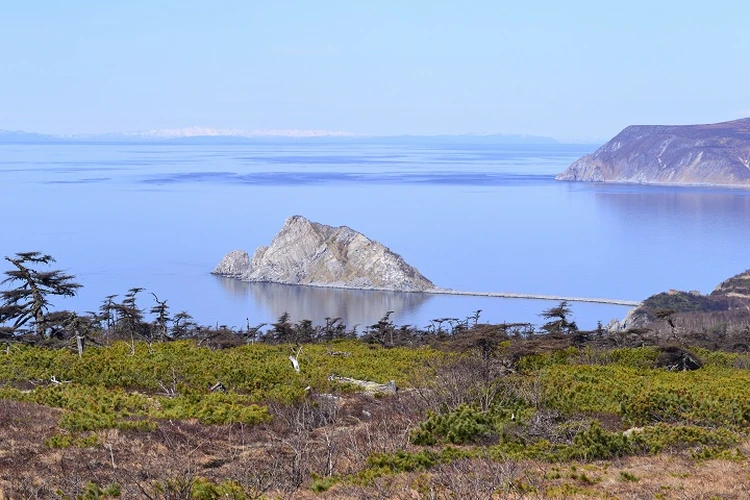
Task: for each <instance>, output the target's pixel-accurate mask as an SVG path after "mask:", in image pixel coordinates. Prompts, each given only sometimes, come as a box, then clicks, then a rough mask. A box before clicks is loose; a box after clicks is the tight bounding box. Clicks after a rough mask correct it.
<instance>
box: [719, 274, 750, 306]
mask: <svg viewBox="0 0 750 500" xmlns="http://www.w3.org/2000/svg"><path fill="white" fill-rule="evenodd" d="M711 296H713V297H717V296H718V297H721V296H724V297H734V298H738V299H742V300H747V301H750V269H748V270H747V271H745V272H742V273H740V274H737V275H736V276H732V277H731V278H729V279H728V280H725V281H722V282H721V283H720V284H719V286H717V287H716V289H715V290H714V291H713V292H711Z"/></svg>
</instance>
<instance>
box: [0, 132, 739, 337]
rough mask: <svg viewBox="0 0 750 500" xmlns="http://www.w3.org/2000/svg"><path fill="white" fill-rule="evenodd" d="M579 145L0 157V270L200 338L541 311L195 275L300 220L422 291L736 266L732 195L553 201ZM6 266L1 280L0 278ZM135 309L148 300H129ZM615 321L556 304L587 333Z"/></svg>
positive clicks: (712, 279) (638, 287) (575, 194)
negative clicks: (180, 320) (19, 263)
mask: <svg viewBox="0 0 750 500" xmlns="http://www.w3.org/2000/svg"><path fill="white" fill-rule="evenodd" d="M592 149H594V147H592V146H581V145H552V146H548V145H543V146H542V145H532V146H506V145H474V146H472V145H466V144H462V145H448V144H444V145H434V144H433V145H420V144H410V145H409V144H406V145H405V144H399V145H390V146H389V145H374V144H346V145H330V144H328V145H326V144H312V143H295V144H292V143H287V144H249V145H231V146H211V145H178V144H170V145H136V144H106V145H103V144H97V145H82V144H75V145H71V144H68V145H0V204H1V206H2V209H3V210H2V213H3V214H4V219H3V236H2V238H0V254H1V255H11V254H12V253H14V252H18V251H27V250H40V251H44V252H46V253H50V254H52V255H53V256H55V257H56V258H57V260H58V267H60V268H64V269H66V270H68V271H69V272H71V273H73V274H75V275H76V276H77V278H78V280H79V281H80V282H81V283H82V284H83V285H84V288H83V289H82V290H81V292H80V294H79V295H78V297H76V298H73V299H65V300H60V301H59V302H58V304H57V305H59V306H60V307H65V308H71V309H77V310H79V311H87V310H94V309H96V308H97V307H98V305H99V303H100V302H101V300H102V299H103V298H104V297H105V296H106V295H110V294H119V295H120V296H122V295H123V294H124V293H125V292H126V291H127V289H128V288H130V287H136V286H139V287H145V288H146V289H147V291H148V292H153V293H155V294H156V295H157V296H158V297H159V298H160V299H164V298H166V299H168V300H169V304H170V305H171V307H172V309H173V311H180V310H186V311H188V312H190V313H191V314H192V315H193V316H194V317H195V319H196V320H197V321H198V322H200V323H202V324H226V325H232V326H238V327H239V326H244V325H245V324H247V322H249V323H251V324H253V325H255V324H258V323H264V322H265V323H267V322H270V321H273V320H274V319H275V318H277V317H278V316H279V315H280V314H281V313H283V312H284V311H288V312H289V313H291V315H292V317H293V318H294V319H302V318H308V319H311V320H314V321H316V322H321V321H323V318H326V317H343V318H344V320H345V321H346V322H347V323H348V324H350V325H353V324H360V325H369V324H372V323H374V322H376V321H377V320H378V318H380V317H381V316H382V315H383V314H384V313H385V312H386V311H389V310H393V311H395V314H394V319H395V321H396V322H397V323H398V324H416V325H419V326H425V325H427V324H428V323H429V322H430V320H432V319H435V318H444V317H457V318H464V317H466V316H469V315H470V314H471V313H472V312H473V311H474V310H476V309H482V311H483V312H482V318H483V319H484V320H487V321H493V322H500V321H509V322H514V321H529V322H532V323H536V324H538V323H540V322H541V320H540V318H539V316H538V314H539V312H540V311H542V310H543V309H546V308H548V307H551V306H552V305H554V304H553V303H549V302H545V301H536V300H518V299H497V298H478V297H449V296H424V295H418V294H397V293H383V292H362V291H343V290H322V289H313V288H304V287H289V286H283V285H272V284H247V283H241V282H239V281H236V280H229V279H224V278H218V277H215V276H212V275H210V274H209V272H210V271H211V269H212V268H213V267H214V266H215V265H216V263H217V262H218V261H219V260H220V259H221V257H222V256H223V255H224V254H225V253H226V252H227V251H229V250H233V249H245V250H248V251H250V252H252V251H253V250H254V249H255V247H256V246H258V245H265V244H268V243H269V242H270V240H271V239H272V237H273V235H274V234H275V233H276V232H277V231H278V230H279V228H280V227H281V225H282V224H283V222H284V219H285V218H286V217H288V216H290V215H294V214H301V215H304V216H306V217H308V218H310V219H312V220H314V221H318V222H321V223H325V224H329V225H347V226H350V227H352V228H354V229H357V230H359V231H361V232H363V233H364V234H366V235H367V236H369V237H371V238H374V239H376V240H378V241H380V242H382V243H384V244H385V245H386V246H389V247H390V248H391V249H393V250H394V251H396V252H398V253H400V254H401V255H402V256H403V257H404V258H405V259H406V261H407V262H408V263H410V264H412V265H414V266H416V267H417V268H419V270H420V271H421V272H422V273H423V274H424V275H425V276H427V277H428V278H430V279H431V280H432V281H433V282H434V283H435V284H437V285H439V286H443V287H450V288H455V289H461V290H478V291H510V292H521V293H540V294H555V295H570V296H588V297H609V298H619V299H631V300H640V299H643V298H645V297H647V296H649V295H651V294H653V293H656V292H659V291H664V290H667V289H670V288H677V289H683V290H694V289H695V290H700V291H701V292H709V291H710V290H711V289H713V287H714V286H716V285H717V284H718V283H719V282H720V281H721V280H723V279H725V278H727V277H729V276H731V275H733V274H736V273H738V272H741V271H743V270H745V269H747V268H748V267H750V256H749V255H748V248H750V225H749V224H748V222H750V192H748V191H742V190H715V189H690V188H676V187H642V186H625V185H598V184H583V183H581V184H578V183H559V182H555V181H554V178H553V177H554V174H555V173H557V172H559V171H561V170H563V169H564V168H566V167H567V166H568V165H569V164H570V163H571V162H572V161H573V160H575V159H576V158H578V157H579V156H581V155H583V154H585V153H588V152H590V151H591V150H592ZM5 268H7V267H4V268H3V269H5ZM141 303H142V305H143V306H144V307H150V306H151V304H152V301H151V297H150V296H149V295H147V294H146V293H144V295H143V299H142V301H141ZM627 309H628V308H627V307H620V306H606V305H595V304H573V312H574V315H575V319H576V320H577V321H578V323H579V325H581V326H583V327H593V326H594V325H595V324H596V321H597V320H601V321H603V322H604V323H606V322H608V321H609V320H610V319H612V318H622V317H623V316H624V315H625V314H626V312H627Z"/></svg>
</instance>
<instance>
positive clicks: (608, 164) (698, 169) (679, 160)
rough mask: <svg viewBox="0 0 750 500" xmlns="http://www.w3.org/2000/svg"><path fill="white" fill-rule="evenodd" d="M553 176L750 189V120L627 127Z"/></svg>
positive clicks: (571, 179)
mask: <svg viewBox="0 0 750 500" xmlns="http://www.w3.org/2000/svg"><path fill="white" fill-rule="evenodd" d="M556 179H557V180H559V181H593V182H628V183H639V184H675V185H696V186H700V185H704V186H707V185H712V186H742V187H750V118H745V119H742V120H735V121H730V122H723V123H715V124H710V125H682V126H665V125H634V126H630V127H627V128H626V129H625V130H623V131H622V132H620V133H619V134H618V135H617V136H615V137H614V138H613V139H612V140H611V141H609V142H608V143H606V144H605V145H604V146H602V147H600V148H599V149H597V150H596V151H595V152H594V153H592V154H589V155H586V156H584V157H582V158H580V159H578V160H576V161H575V162H574V163H573V164H572V165H571V166H570V167H568V169H567V170H565V171H564V172H562V173H560V174H558V175H557V177H556Z"/></svg>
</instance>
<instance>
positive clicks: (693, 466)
mask: <svg viewBox="0 0 750 500" xmlns="http://www.w3.org/2000/svg"><path fill="white" fill-rule="evenodd" d="M6 260H7V261H8V262H9V263H10V265H11V269H10V270H8V271H6V272H5V276H6V278H7V279H6V280H5V282H4V286H5V287H6V288H5V289H4V290H2V291H0V360H1V361H0V498H3V499H4V498H9V499H11V498H12V499H15V498H69V499H93V498H148V499H178V498H181V499H220V498H232V499H260V498H267V499H272V498H292V497H294V498H332V499H364V498H395V499H403V500H406V499H407V498H408V499H412V498H435V499H449V498H476V499H487V500H490V499H499V498H503V499H506V498H508V499H542V498H551V497H558V498H665V499H672V498H674V499H678V498H680V499H683V498H696V499H697V498H711V497H715V498H743V495H744V492H746V491H748V489H750V465H749V464H748V460H747V457H748V455H749V454H750V392H748V391H747V386H748V384H750V353H749V352H748V347H747V345H746V339H747V338H750V337H749V336H750V325H749V322H748V316H747V314H744V315H739V314H736V315H734V316H732V317H731V318H732V322H731V324H724V326H723V329H721V328H718V327H717V326H716V325H714V327H713V328H708V327H701V328H697V327H695V328H693V327H691V326H689V325H693V324H695V323H687V322H682V321H683V320H682V317H681V316H680V315H679V314H677V313H675V312H674V311H673V312H672V313H667V312H665V311H662V310H659V311H658V313H656V314H654V315H653V319H652V320H650V322H649V323H645V324H641V325H639V327H638V328H633V329H628V330H621V331H608V330H606V329H605V328H603V327H601V325H600V326H599V327H598V328H597V329H595V330H592V331H583V330H580V329H579V328H578V327H577V325H576V324H575V323H574V322H572V321H570V309H569V307H568V304H567V303H566V302H564V301H563V302H561V303H560V304H559V305H557V306H555V307H552V308H550V309H547V310H545V311H542V312H541V313H540V319H541V323H542V324H541V326H538V327H537V326H534V325H531V324H528V323H516V324H486V323H483V322H482V321H481V311H475V312H474V313H473V314H471V315H470V316H468V317H466V318H464V319H458V318H438V319H435V320H433V321H432V322H431V324H430V325H429V326H428V327H426V328H414V327H410V326H398V325H395V324H394V323H393V322H392V321H391V319H390V312H385V313H384V316H383V318H382V319H381V320H380V321H378V322H377V323H376V324H373V325H369V326H367V327H364V328H362V329H361V330H358V329H357V327H349V326H347V325H344V324H342V322H341V321H340V319H338V318H329V319H328V320H326V323H325V324H322V325H314V324H313V323H312V322H311V321H308V320H302V321H299V322H296V323H292V322H291V321H289V317H288V315H282V316H281V317H280V318H279V319H278V320H277V321H276V322H275V323H272V324H270V325H258V326H250V325H247V327H246V328H242V329H231V328H227V327H223V326H218V327H215V328H214V327H203V326H200V325H197V324H195V323H194V322H192V320H191V319H190V316H189V314H187V313H185V312H180V313H177V314H172V313H171V311H170V310H169V307H168V303H167V300H162V299H160V298H159V297H157V296H156V295H153V294H152V299H153V305H152V306H151V307H149V308H144V307H143V306H141V304H140V302H141V300H142V299H143V298H144V297H146V296H147V294H146V292H145V290H143V289H140V288H134V289H131V290H129V291H128V292H127V294H125V295H124V297H123V298H122V299H121V300H118V298H117V297H116V296H108V297H106V298H105V299H104V301H103V302H102V305H101V307H100V309H99V310H98V311H96V312H92V313H87V314H86V315H78V314H76V313H73V312H69V311H51V310H49V309H50V307H49V301H50V300H51V298H52V297H54V296H56V295H66V294H74V293H75V292H76V290H77V289H78V288H79V286H78V285H77V284H76V283H75V278H74V277H73V276H72V275H68V274H66V273H63V272H61V271H57V270H50V269H49V266H50V265H51V264H52V263H54V259H52V257H51V256H49V255H45V254H41V253H39V252H26V253H19V254H16V256H14V257H8V258H6ZM742 276H744V275H742ZM722 286H723V287H724V288H726V289H728V290H731V291H732V293H737V292H738V290H739V291H741V290H742V288H741V286H744V281H740V280H737V279H734V281H732V280H729V281H727V282H725V283H724V284H723V285H722ZM688 299H690V300H693V302H691V304H694V303H695V302H696V301H698V300H699V298H698V297H697V296H690V297H683V296H681V295H676V294H671V295H670V294H665V296H664V297H661V298H660V299H659V302H658V305H663V303H668V304H672V303H673V302H676V301H678V300H679V301H683V302H684V301H686V300H688ZM667 301H671V302H667ZM652 302H653V301H652ZM692 314H698V313H697V312H695V311H693V313H692ZM712 317H713V316H712ZM722 318H723V321H725V323H727V318H726V317H722ZM3 325H4V326H3ZM264 327H265V328H264ZM728 474H731V476H732V477H734V478H735V479H734V480H733V481H719V480H718V478H720V477H728V476H727V475H728Z"/></svg>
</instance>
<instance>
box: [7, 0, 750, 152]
mask: <svg viewBox="0 0 750 500" xmlns="http://www.w3.org/2000/svg"><path fill="white" fill-rule="evenodd" d="M748 20H750V2H741V1H739V0H736V1H732V2H730V1H724V0H714V1H711V2H704V1H701V2H698V1H695V0H681V1H671V0H666V1H657V0H629V1H628V2H602V1H601V0H598V1H576V0H569V1H565V2H559V1H539V0H524V1H505V0H489V1H484V0H462V1H458V0H455V1H441V0H429V1H423V0H410V1H402V0H399V1H391V0H380V1H374V0H371V1H368V0H361V1H359V0H358V1H352V0H346V1H341V2H339V1H327V0H317V1H311V0H307V1H285V0H274V1H267V0H264V1H252V0H244V1H228V0H227V1H222V0H215V1H208V0H205V1H191V0H179V1H172V0H129V1H127V2H126V1H121V2H117V1H101V0H76V1H68V0H25V1H21V0H15V1H9V0H0V46H1V47H3V51H2V52H3V55H2V58H0V129H6V130H25V131H31V132H41V133H54V134H72V133H106V132H119V131H139V130H149V129H161V128H181V127H190V126H202V127H214V128H231V129H244V130H254V129H298V130H330V131H342V132H349V133H355V134H368V135H369V134H371V135H394V134H426V135H432V134H463V133H522V134H532V135H543V136H551V137H555V138H557V139H559V140H563V141H587V140H600V139H607V138H609V137H611V136H613V135H614V134H616V133H617V132H618V131H620V130H621V129H622V128H624V127H626V126H627V125H631V124H657V123H663V124H688V123H710V122H718V121H724V120H731V119H736V118H742V117H747V116H750V36H748Z"/></svg>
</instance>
